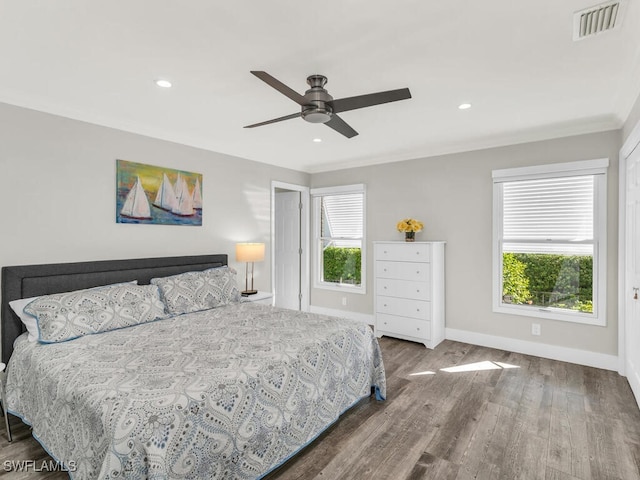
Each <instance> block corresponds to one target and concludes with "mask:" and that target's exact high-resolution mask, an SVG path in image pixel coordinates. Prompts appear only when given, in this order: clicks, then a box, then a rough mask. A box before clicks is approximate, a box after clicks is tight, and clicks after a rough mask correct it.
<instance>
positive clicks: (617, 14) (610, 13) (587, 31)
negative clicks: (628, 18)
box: [573, 1, 622, 40]
mask: <svg viewBox="0 0 640 480" xmlns="http://www.w3.org/2000/svg"><path fill="white" fill-rule="evenodd" d="M621 23H622V1H615V2H607V3H603V4H600V5H596V6H595V7H591V8H587V9H586V10H581V11H580V12H576V13H575V14H574V15H573V39H574V40H583V39H585V38H588V37H593V36H594V35H598V34H600V33H603V32H608V31H610V30H613V29H615V28H617V27H618V26H620V24H621Z"/></svg>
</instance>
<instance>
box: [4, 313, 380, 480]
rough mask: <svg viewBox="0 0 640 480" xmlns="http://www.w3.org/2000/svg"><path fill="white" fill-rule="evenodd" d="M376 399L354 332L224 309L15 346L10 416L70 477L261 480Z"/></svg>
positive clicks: (311, 318)
mask: <svg viewBox="0 0 640 480" xmlns="http://www.w3.org/2000/svg"><path fill="white" fill-rule="evenodd" d="M372 387H374V388H375V392H376V396H377V398H378V399H383V398H384V396H385V395H386V392H385V389H386V382H385V373H384V366H383V363H382V359H381V356H380V350H379V346H378V343H377V340H376V339H375V337H374V335H373V332H372V331H371V329H370V328H369V327H368V326H367V325H365V324H362V323H359V322H352V321H348V320H341V319H336V318H333V317H328V316H322V315H315V314H310V313H305V312H296V311H291V310H284V309H277V308H274V307H270V306H265V305H259V304H256V303H240V304H231V305H227V306H224V307H219V308H215V309H212V310H207V311H203V312H198V313H191V314H186V315H181V316H177V317H172V318H169V319H166V320H160V321H156V322H152V323H147V324H143V325H139V326H135V327H129V328H125V329H121V330H114V331H110V332H105V333H100V334H97V335H89V336H85V337H81V338H78V339H75V340H72V341H68V342H65V343H59V344H51V345H40V344H33V343H29V342H28V341H27V339H26V335H23V336H22V337H20V338H19V339H18V340H17V341H16V346H15V350H14V353H13V355H12V357H11V360H10V363H9V368H8V379H7V394H8V402H7V403H8V406H9V410H10V411H11V412H13V413H15V414H16V415H18V416H20V417H22V418H23V419H24V420H25V421H26V422H27V423H29V424H31V425H32V426H33V434H34V436H35V437H36V438H37V439H39V441H40V442H41V443H42V444H43V446H44V447H45V448H46V449H47V450H48V451H49V452H50V453H51V454H52V456H54V457H55V458H56V459H57V460H59V461H61V462H63V463H65V464H69V462H74V463H75V465H76V467H77V470H76V471H75V472H71V476H72V477H73V478H74V479H89V478H99V479H116V478H127V479H142V478H152V479H168V478H184V479H206V478H229V479H231V478H242V479H249V478H259V477H261V476H263V475H264V474H266V473H267V472H269V471H270V470H272V469H273V468H275V467H276V466H278V465H280V464H281V463H282V462H283V461H284V460H286V459H288V458H289V457H290V456H291V455H293V454H294V453H295V452H297V451H298V450H299V449H301V448H302V447H303V446H305V445H306V444H307V443H309V442H310V441H311V440H313V439H314V438H315V437H316V436H317V435H318V434H319V433H320V432H322V431H323V430H325V429H326V428H327V427H328V426H329V425H330V424H332V423H333V422H334V421H335V420H336V419H337V418H338V416H339V415H340V414H342V413H343V412H344V411H345V410H347V409H349V408H350V407H351V406H353V405H354V404H355V403H357V402H358V401H359V400H360V399H362V398H363V397H366V396H369V395H370V394H371V389H372Z"/></svg>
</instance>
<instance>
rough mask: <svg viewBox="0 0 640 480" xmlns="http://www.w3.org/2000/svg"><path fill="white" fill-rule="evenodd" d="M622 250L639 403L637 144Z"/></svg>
mask: <svg viewBox="0 0 640 480" xmlns="http://www.w3.org/2000/svg"><path fill="white" fill-rule="evenodd" d="M626 179H627V185H626V201H627V204H626V217H627V218H626V222H625V225H626V228H625V230H626V239H625V245H626V247H625V248H626V251H625V258H626V261H625V282H624V283H625V287H623V288H625V292H624V298H625V300H624V307H625V322H624V324H625V354H626V365H625V371H626V375H627V379H628V380H629V384H630V385H631V389H632V390H633V393H634V395H635V396H636V401H638V403H639V404H640V348H638V345H640V298H639V297H640V292H639V291H638V289H639V288H640V145H639V146H638V147H636V149H635V150H634V152H633V153H632V154H631V155H630V156H629V157H627V174H626Z"/></svg>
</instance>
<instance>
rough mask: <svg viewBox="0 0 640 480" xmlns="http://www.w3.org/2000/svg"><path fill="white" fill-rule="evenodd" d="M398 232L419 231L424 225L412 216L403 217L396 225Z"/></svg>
mask: <svg viewBox="0 0 640 480" xmlns="http://www.w3.org/2000/svg"><path fill="white" fill-rule="evenodd" d="M396 228H397V229H398V231H399V232H405V233H406V232H420V231H422V229H423V228H424V225H423V224H422V222H421V221H420V220H416V219H414V218H405V219H404V220H400V221H399V222H398V224H397V225H396Z"/></svg>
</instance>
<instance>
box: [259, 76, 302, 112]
mask: <svg viewBox="0 0 640 480" xmlns="http://www.w3.org/2000/svg"><path fill="white" fill-rule="evenodd" d="M251 73H253V74H254V75H255V76H256V77H258V78H259V79H260V80H262V81H263V82H265V83H266V84H267V85H270V86H271V87H273V88H275V89H276V90H278V91H279V92H280V93H282V94H283V95H286V96H287V97H289V98H290V99H291V100H293V101H294V102H296V103H297V104H298V105H305V104H306V103H307V100H306V99H305V98H304V97H303V96H302V95H300V94H299V93H298V92H296V91H295V90H293V89H291V88H289V87H287V86H286V85H285V84H284V83H282V82H281V81H280V80H278V79H277V78H274V77H272V76H271V75H269V74H268V73H267V72H262V71H255V70H252V71H251Z"/></svg>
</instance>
